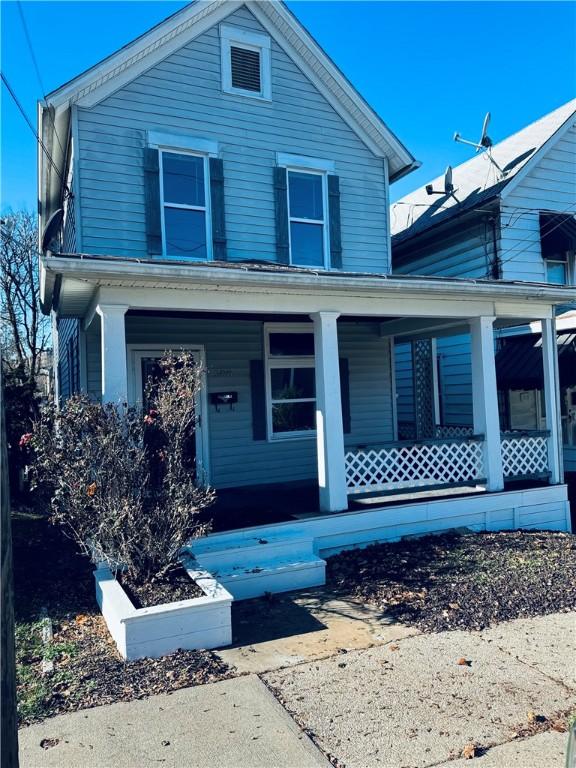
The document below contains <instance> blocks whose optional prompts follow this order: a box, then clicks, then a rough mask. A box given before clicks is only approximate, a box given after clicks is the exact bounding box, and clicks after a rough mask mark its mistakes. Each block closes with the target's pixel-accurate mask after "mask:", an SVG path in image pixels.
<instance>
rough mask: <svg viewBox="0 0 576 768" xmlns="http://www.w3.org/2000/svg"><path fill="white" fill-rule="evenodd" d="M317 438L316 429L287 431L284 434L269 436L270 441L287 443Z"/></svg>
mask: <svg viewBox="0 0 576 768" xmlns="http://www.w3.org/2000/svg"><path fill="white" fill-rule="evenodd" d="M312 439H314V440H316V430H314V431H310V432H294V433H290V432H287V433H286V434H284V435H272V436H271V437H268V442H269V443H286V442H292V441H294V440H312Z"/></svg>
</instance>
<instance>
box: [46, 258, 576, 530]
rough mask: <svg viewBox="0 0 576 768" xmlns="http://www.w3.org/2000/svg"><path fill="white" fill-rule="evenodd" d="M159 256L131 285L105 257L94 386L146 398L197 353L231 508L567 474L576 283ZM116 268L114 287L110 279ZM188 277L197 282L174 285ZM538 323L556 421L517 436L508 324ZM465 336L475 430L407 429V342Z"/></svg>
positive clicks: (210, 474) (489, 489) (345, 500)
mask: <svg viewBox="0 0 576 768" xmlns="http://www.w3.org/2000/svg"><path fill="white" fill-rule="evenodd" d="M81 265H82V268H85V267H86V263H85V262H82V263H81ZM75 266H76V267H78V265H75ZM149 266H150V265H142V268H141V269H142V275H141V276H139V277H138V279H137V280H136V281H135V282H136V285H135V284H134V280H133V281H132V285H131V286H130V287H121V284H122V282H123V281H122V277H121V275H118V274H117V271H118V265H117V264H110V263H108V262H106V263H104V264H102V262H96V263H95V264H94V263H92V264H90V265H89V271H91V272H93V276H94V284H93V286H92V292H91V296H90V300H89V301H87V302H86V307H85V311H84V313H83V321H82V335H83V339H84V344H85V353H84V357H85V360H86V363H85V371H84V386H85V387H86V388H87V389H88V390H92V391H93V393H94V394H95V395H96V396H99V397H102V399H103V400H108V401H113V402H132V403H135V402H138V401H139V399H141V396H142V382H143V380H144V374H145V371H144V368H143V367H142V366H143V364H144V362H145V361H147V360H148V361H149V360H150V359H151V358H152V357H153V356H156V357H158V356H160V355H161V354H162V353H163V352H164V351H166V350H170V349H172V350H174V349H179V348H180V347H187V348H192V349H194V350H197V352H198V355H199V360H200V361H201V362H202V364H203V365H204V366H205V371H206V380H205V392H204V394H203V397H202V399H201V402H199V403H198V409H199V422H198V433H199V439H198V450H197V463H198V467H199V477H202V478H203V479H204V480H205V481H206V482H208V483H210V484H212V485H213V486H214V487H215V488H216V490H217V492H218V494H219V496H220V497H221V498H222V500H224V499H225V498H229V499H232V500H233V502H232V503H231V505H229V507H228V508H229V509H233V508H234V507H235V506H236V508H237V509H246V508H247V507H249V506H250V501H249V499H250V495H251V494H253V495H254V499H256V498H257V497H258V496H259V497H260V498H262V492H264V493H267V491H266V490H265V489H267V488H268V489H269V493H268V497H269V503H268V504H264V507H269V509H270V516H271V519H273V518H274V517H275V516H276V515H277V512H275V511H274V510H275V508H276V509H277V508H278V507H280V506H286V503H287V499H288V498H290V494H288V495H286V494H287V491H286V490H283V489H287V488H290V487H291V484H298V483H303V486H302V487H306V486H307V491H306V492H305V493H304V495H302V493H303V492H300V495H297V496H296V497H294V498H295V501H294V502H293V503H292V502H291V503H292V504H293V506H297V507H298V509H297V510H294V512H293V513H292V512H291V513H290V514H297V515H308V516H309V515H310V514H333V513H338V512H346V511H353V510H358V509H366V508H374V506H375V505H377V504H380V503H381V504H382V505H383V507H384V508H387V509H390V510H391V509H392V506H394V507H396V506H397V505H398V504H399V503H400V502H402V503H405V502H413V501H420V500H421V499H422V498H430V499H435V498H438V497H440V498H442V497H453V496H455V495H456V496H461V495H462V494H471V495H474V496H477V495H479V494H490V493H495V492H498V493H499V492H502V491H503V490H504V489H505V487H506V485H507V484H509V483H511V482H525V481H526V482H529V483H533V482H537V483H540V484H544V485H559V484H561V482H562V467H561V456H560V451H559V444H560V440H559V429H558V424H559V419H558V400H557V382H558V377H557V360H556V346H555V343H554V338H555V336H554V320H553V309H552V308H553V304H554V303H555V301H562V300H565V299H564V297H563V296H562V295H560V294H561V293H562V291H558V296H557V297H556V296H553V295H552V294H553V293H555V291H554V289H551V290H550V291H549V293H550V294H551V295H547V294H546V295H544V293H543V290H542V289H541V288H538V289H536V288H533V287H526V286H517V285H511V284H510V285H507V284H500V285H494V284H492V283H486V284H482V283H479V282H468V281H444V280H438V279H433V280H431V279H424V278H422V279H420V278H418V279H414V278H410V279H408V278H386V279H384V278H377V277H373V276H348V277H344V276H340V275H338V276H336V275H331V274H330V275H326V274H321V275H318V274H308V273H307V274H301V273H295V272H290V273H289V274H284V273H282V272H278V270H270V272H266V271H265V270H261V269H259V270H255V271H251V270H249V269H245V268H244V269H234V268H231V267H230V266H228V267H227V268H226V269H218V267H216V266H215V267H213V268H206V267H202V268H200V267H192V266H191V267H187V268H183V267H172V270H171V269H170V265H162V266H155V267H154V272H155V273H162V274H161V275H159V274H154V275H152V274H149V273H146V272H145V270H146V269H148V267H149ZM108 270H109V271H110V272H111V274H110V275H108V277H107V279H106V281H105V284H102V275H100V276H98V275H99V273H101V272H102V271H104V272H106V271H108ZM182 271H186V278H187V282H186V284H185V285H184V284H183V283H182V282H174V280H175V277H174V276H175V274H177V273H179V272H182ZM116 282H117V283H118V285H115V284H114V283H116ZM140 283H142V285H143V284H149V287H148V288H144V287H142V285H139V284H140ZM62 301H63V300H62V298H61V302H62ZM534 320H538V321H540V322H541V323H542V329H543V333H542V355H543V368H544V372H545V376H544V379H545V398H546V425H545V426H546V429H545V430H542V431H540V432H537V433H526V432H512V433H502V432H501V428H500V423H499V417H498V405H497V403H498V393H497V385H496V372H495V351H494V343H493V333H494V329H495V328H504V327H507V326H514V325H518V324H519V323H521V322H530V321H534ZM463 332H468V333H469V334H470V339H471V352H472V354H471V378H472V389H473V415H474V418H473V422H474V423H473V426H472V428H466V429H458V428H455V427H444V426H442V425H434V431H433V433H432V434H430V432H429V433H428V434H426V435H425V436H424V437H423V436H421V435H419V436H417V437H412V438H411V439H406V436H405V435H403V434H402V430H401V422H400V419H399V415H398V409H397V398H396V391H395V388H396V381H395V375H394V366H393V363H392V361H393V354H394V343H395V340H406V339H420V340H422V341H426V339H429V338H431V337H433V336H438V335H439V334H458V333H463ZM421 400H422V402H419V407H421V408H425V406H426V400H427V398H426V397H422V398H421ZM402 437H404V439H402ZM311 483H314V484H315V487H316V492H315V493H314V492H313V490H312V491H311V485H310V484H311ZM256 489H260V491H259V493H256ZM397 494H401V496H398V495H397ZM280 495H282V504H281V503H280V501H279V499H280ZM388 498H392V499H393V500H394V501H395V504H394V505H390V503H388ZM238 499H248V501H247V503H246V504H238V503H237V501H238ZM221 503H222V507H224V506H226V505H225V504H224V502H223V501H222V502H221ZM263 511H264V510H263ZM232 516H233V515H232ZM251 517H252V516H251V515H248V516H247V520H246V521H245V524H246V525H250V524H251ZM257 518H258V521H259V522H260V520H261V518H262V515H259V516H257ZM239 524H241V520H239V519H238V520H236V521H235V523H234V527H237V526H238V525H239Z"/></svg>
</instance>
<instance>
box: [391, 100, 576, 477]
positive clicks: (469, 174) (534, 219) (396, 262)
mask: <svg viewBox="0 0 576 768" xmlns="http://www.w3.org/2000/svg"><path fill="white" fill-rule="evenodd" d="M462 152H463V153H466V154H467V153H473V152H474V150H473V149H471V148H469V147H463V148H462ZM490 156H491V157H492V158H493V160H494V161H495V163H493V162H491V160H490ZM444 183H445V182H444V178H439V179H435V180H434V181H433V182H432V183H431V185H425V186H423V187H421V188H420V189H418V190H416V191H415V192H412V193H411V194H409V195H407V196H406V197H404V198H403V199H402V200H399V201H398V202H397V203H394V204H393V205H392V213H391V223H392V234H393V237H392V249H393V271H394V273H395V274H403V275H407V274H412V275H428V276H430V275H436V276H442V277H450V278H486V277H491V278H493V279H494V280H504V281H531V282H539V283H544V284H556V285H574V284H575V283H576V263H575V249H576V101H572V102H570V103H568V104H565V105H564V106H562V107H560V108H559V109H557V110H555V111H554V112H551V113H550V114H548V115H546V116H545V117H543V118H541V119H540V120H538V121H536V122H535V123H533V124H531V125H529V126H527V127H526V128H524V129H523V130H521V131H519V132H518V133H516V134H514V135H513V136H510V137H509V138H507V139H505V140H504V141H501V142H499V143H497V144H495V145H494V146H493V147H492V148H491V149H490V150H489V151H488V152H481V153H475V154H474V155H473V156H472V158H471V159H469V160H468V161H466V162H464V163H462V164H461V165H459V166H457V167H456V168H454V169H453V171H452V184H453V187H454V189H453V192H452V193H451V194H444V195H442V194H435V193H436V192H442V191H443V190H444ZM427 186H428V187H430V186H431V188H432V190H433V192H434V194H429V192H428V191H427V189H426V187H427ZM448 192H450V190H449V189H448ZM574 309H576V305H575V304H572V305H566V306H563V307H560V308H559V309H558V310H557V314H558V317H557V331H558V344H559V373H560V409H561V419H562V434H563V442H564V460H565V467H566V469H567V470H572V471H576V312H574ZM496 346H497V350H498V352H497V359H496V369H497V378H498V389H499V404H500V416H501V425H502V429H503V430H506V431H509V430H516V431H518V430H522V431H526V430H530V431H540V430H542V429H544V428H545V415H544V414H545V402H544V396H543V390H544V372H543V368H542V354H541V327H540V324H539V323H532V324H531V325H530V326H522V327H518V328H514V329H504V330H501V331H498V332H497V333H496ZM418 354H419V355H421V356H422V355H424V356H425V357H428V358H430V359H431V358H433V360H434V370H433V371H432V370H429V381H431V382H432V385H431V386H430V387H427V386H426V385H424V387H423V392H421V393H419V395H418V396H415V394H416V393H415V389H414V379H413V374H412V371H413V358H414V356H415V355H418ZM470 371H471V368H470V338H469V335H467V334H454V333H453V331H452V330H451V328H450V327H449V326H446V327H444V328H442V329H440V331H439V332H438V333H437V334H435V335H434V338H433V339H432V340H431V341H428V342H426V343H424V342H423V340H422V339H419V340H416V342H415V345H412V343H408V341H405V342H404V343H402V339H400V338H397V340H396V372H397V378H398V382H397V391H398V410H399V418H400V420H401V422H402V429H403V430H404V433H415V432H418V433H419V434H422V433H426V430H427V429H428V430H430V429H432V428H434V429H435V431H436V434H439V433H444V434H446V433H448V432H454V430H459V431H461V432H463V433H465V432H466V429H467V428H468V429H471V428H472V423H473V414H472V383H471V372H470ZM426 392H429V393H431V394H429V395H426ZM422 397H424V398H426V397H427V398H428V399H430V398H432V400H433V407H432V412H433V425H430V424H426V423H422V424H420V425H417V421H418V418H417V417H418V413H416V412H415V408H414V403H415V402H418V401H421V400H422Z"/></svg>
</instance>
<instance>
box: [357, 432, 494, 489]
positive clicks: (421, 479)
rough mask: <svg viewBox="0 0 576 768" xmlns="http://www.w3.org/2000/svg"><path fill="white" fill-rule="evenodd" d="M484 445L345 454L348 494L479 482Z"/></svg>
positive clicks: (459, 443) (467, 443)
mask: <svg viewBox="0 0 576 768" xmlns="http://www.w3.org/2000/svg"><path fill="white" fill-rule="evenodd" d="M482 446H483V443H482V442H480V441H472V440H470V441H463V440H459V441H454V442H445V443H422V444H420V445H406V446H401V445H393V446H389V447H388V446H383V447H381V448H373V449H367V450H361V451H348V452H347V453H346V457H345V459H346V486H347V488H348V493H349V494H354V493H366V492H367V491H392V490H399V489H402V488H417V487H422V486H428V485H450V484H451V483H463V482H471V481H476V480H479V479H481V478H482V476H483V466H484V462H483V447H482Z"/></svg>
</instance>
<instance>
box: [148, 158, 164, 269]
mask: <svg viewBox="0 0 576 768" xmlns="http://www.w3.org/2000/svg"><path fill="white" fill-rule="evenodd" d="M144 198H145V201H146V240H147V244H148V255H150V256H152V255H157V254H159V253H162V224H161V219H160V217H161V215H162V211H161V210H160V166H159V162H158V150H157V149H154V148H153V147H144Z"/></svg>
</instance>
